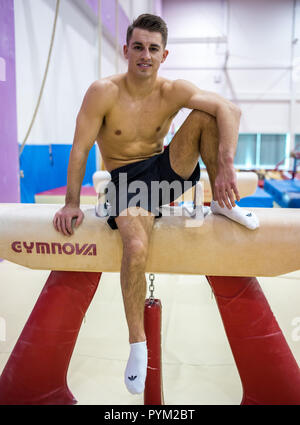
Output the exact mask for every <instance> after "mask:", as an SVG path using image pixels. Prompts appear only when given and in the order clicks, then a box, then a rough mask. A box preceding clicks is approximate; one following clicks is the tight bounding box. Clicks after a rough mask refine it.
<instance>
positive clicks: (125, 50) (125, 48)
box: [123, 44, 128, 59]
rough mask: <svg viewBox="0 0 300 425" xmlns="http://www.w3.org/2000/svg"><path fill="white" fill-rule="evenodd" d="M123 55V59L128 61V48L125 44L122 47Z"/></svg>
mask: <svg viewBox="0 0 300 425" xmlns="http://www.w3.org/2000/svg"><path fill="white" fill-rule="evenodd" d="M123 54H124V57H125V59H128V46H127V44H124V46H123Z"/></svg>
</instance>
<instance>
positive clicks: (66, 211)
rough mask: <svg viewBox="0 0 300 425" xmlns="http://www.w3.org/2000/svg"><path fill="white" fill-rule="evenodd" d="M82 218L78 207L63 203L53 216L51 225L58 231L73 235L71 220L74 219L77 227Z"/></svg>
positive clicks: (82, 215)
mask: <svg viewBox="0 0 300 425" xmlns="http://www.w3.org/2000/svg"><path fill="white" fill-rule="evenodd" d="M83 218H84V214H83V212H82V211H81V209H80V208H79V207H71V206H68V205H65V206H64V207H63V208H61V209H60V210H59V211H57V213H56V214H55V216H54V219H53V226H54V227H55V229H56V230H57V231H58V232H61V233H63V234H64V235H66V236H70V235H73V226H72V220H73V219H76V221H75V227H78V226H79V225H80V224H81V223H82V221H83Z"/></svg>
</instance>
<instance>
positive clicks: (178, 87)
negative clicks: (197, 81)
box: [161, 78, 196, 95]
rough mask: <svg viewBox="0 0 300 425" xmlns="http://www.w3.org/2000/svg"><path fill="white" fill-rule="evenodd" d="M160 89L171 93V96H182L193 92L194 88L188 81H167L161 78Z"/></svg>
mask: <svg viewBox="0 0 300 425" xmlns="http://www.w3.org/2000/svg"><path fill="white" fill-rule="evenodd" d="M161 87H162V89H163V90H164V91H166V92H168V94H169V93H173V95H178V94H183V93H184V92H189V91H191V89H193V90H195V89H196V86H195V85H194V84H192V83H191V82H190V81H187V80H183V79H180V78H179V79H176V80H169V79H167V78H161Z"/></svg>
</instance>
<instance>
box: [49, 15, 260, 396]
mask: <svg viewBox="0 0 300 425" xmlns="http://www.w3.org/2000/svg"><path fill="white" fill-rule="evenodd" d="M166 44H167V26H166V24H165V22H164V21H163V20H162V19H161V18H160V17H158V16H154V15H149V14H144V15H141V16H139V17H138V18H137V19H136V20H135V21H134V22H133V24H132V25H131V26H130V27H129V28H128V31H127V44H126V45H125V46H124V56H125V58H126V59H127V61H128V70H127V72H126V73H125V74H121V75H114V76H111V77H108V78H104V79H102V80H99V81H96V82H94V83H93V84H92V85H91V86H90V87H89V89H88V90H87V93H86V95H85V97H84V99H83V103H82V106H81V109H80V111H79V114H78V116H77V120H76V130H75V136H74V142H73V147H72V151H71V154H70V161H69V167H68V185H67V194H66V200H65V206H64V207H63V208H62V209H60V210H59V211H58V212H57V213H56V215H55V217H54V220H53V223H54V226H55V228H56V230H57V231H59V232H62V233H63V234H64V235H71V234H73V229H72V219H73V218H76V223H75V227H78V226H79V225H80V224H81V222H82V220H83V213H82V211H81V210H80V208H79V203H80V188H81V184H82V180H83V177H84V173H85V166H86V160H87V157H88V153H89V150H90V149H91V147H92V146H93V144H94V141H95V140H97V143H98V145H99V149H100V152H101V155H102V159H103V161H104V165H105V167H106V169H107V170H108V171H110V172H111V176H112V182H113V184H114V185H115V187H116V199H115V200H112V202H113V203H114V207H115V208H116V212H115V214H113V215H112V216H110V217H109V219H108V224H109V225H110V227H111V228H113V229H115V228H118V229H119V232H120V235H121V238H122V242H123V257H122V265H121V288H122V294H123V300H124V307H125V314H126V320H127V323H128V328H129V343H130V356H129V360H128V363H127V367H126V371H125V383H126V386H127V388H128V390H129V391H130V392H131V393H133V394H135V393H141V392H142V391H143V390H144V385H145V378H146V370H147V347H146V337H145V332H144V323H143V316H144V301H145V297H146V280H145V264H146V261H147V255H148V246H149V240H150V237H151V232H152V228H153V223H154V219H155V216H159V213H155V211H157V207H159V206H160V205H161V204H162V203H163V200H162V198H163V196H162V197H161V198H160V203H159V205H157V204H155V205H151V202H152V199H151V196H150V195H149V198H148V200H149V204H150V205H149V207H148V208H147V207H146V208H141V207H139V206H136V207H134V206H129V204H128V203H127V205H126V206H125V208H123V207H120V205H119V204H118V201H117V198H118V196H119V195H121V196H122V195H124V194H126V196H128V197H129V200H130V196H131V198H132V194H131V195H130V194H129V193H128V190H127V186H126V185H125V186H124V185H123V186H122V187H120V184H119V183H120V175H121V173H126V175H127V176H128V183H127V184H129V183H130V182H134V181H135V180H139V181H143V182H145V184H146V185H147V187H149V186H150V183H151V181H153V180H159V181H163V180H164V181H165V180H166V181H168V182H172V181H175V180H176V181H179V183H180V184H181V185H183V183H184V182H185V181H191V182H192V184H193V185H194V184H195V183H196V182H197V181H198V180H199V177H200V169H199V164H198V161H199V155H201V157H202V160H203V162H204V163H205V165H206V168H207V172H208V175H209V179H210V184H211V188H212V192H213V201H212V203H211V210H212V212H213V213H215V214H223V215H226V216H227V217H228V218H231V219H233V220H235V221H237V222H239V223H241V224H243V225H245V226H247V227H248V228H249V229H254V228H256V227H258V221H257V218H256V217H255V215H254V214H251V213H250V212H249V211H245V210H244V209H241V208H239V207H238V206H237V205H236V204H235V199H237V200H239V199H240V198H239V193H238V189H237V184H236V175H235V170H234V165H233V160H234V155H235V150H236V144H237V140H238V130H239V123H240V116H241V112H240V110H239V108H238V107H237V106H235V105H234V104H233V103H231V102H229V101H228V100H226V99H224V98H222V97H221V96H219V95H217V94H214V93H210V92H206V91H203V90H200V89H199V88H197V87H196V86H194V85H193V84H191V83H189V82H187V81H184V80H176V81H170V80H167V79H165V78H162V77H159V76H158V69H159V67H160V64H161V63H163V62H164V61H165V60H166V58H167V56H168V50H166ZM181 108H189V109H191V110H192V112H191V113H190V115H189V116H188V118H187V119H186V120H185V122H184V123H183V124H182V126H181V128H180V129H179V130H178V132H177V133H176V134H175V136H174V137H173V139H172V141H171V143H170V145H169V146H168V147H167V148H166V149H165V150H164V148H163V141H164V137H165V135H166V134H167V132H168V129H169V127H170V125H171V122H172V120H173V118H174V117H175V115H176V114H177V113H178V111H179V110H180V109H181ZM171 200H172V199H171Z"/></svg>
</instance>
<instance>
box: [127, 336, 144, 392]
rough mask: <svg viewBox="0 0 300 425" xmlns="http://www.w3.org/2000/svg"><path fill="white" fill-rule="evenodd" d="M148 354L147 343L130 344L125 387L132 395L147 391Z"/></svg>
mask: <svg viewBox="0 0 300 425" xmlns="http://www.w3.org/2000/svg"><path fill="white" fill-rule="evenodd" d="M147 363H148V352H147V344H146V341H143V342H136V343H133V344H130V355H129V359H128V362H127V366H126V370H125V375H124V377H125V385H126V387H127V389H128V391H129V392H130V393H131V394H140V393H142V392H143V391H144V389H145V381H146V376H147Z"/></svg>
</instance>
